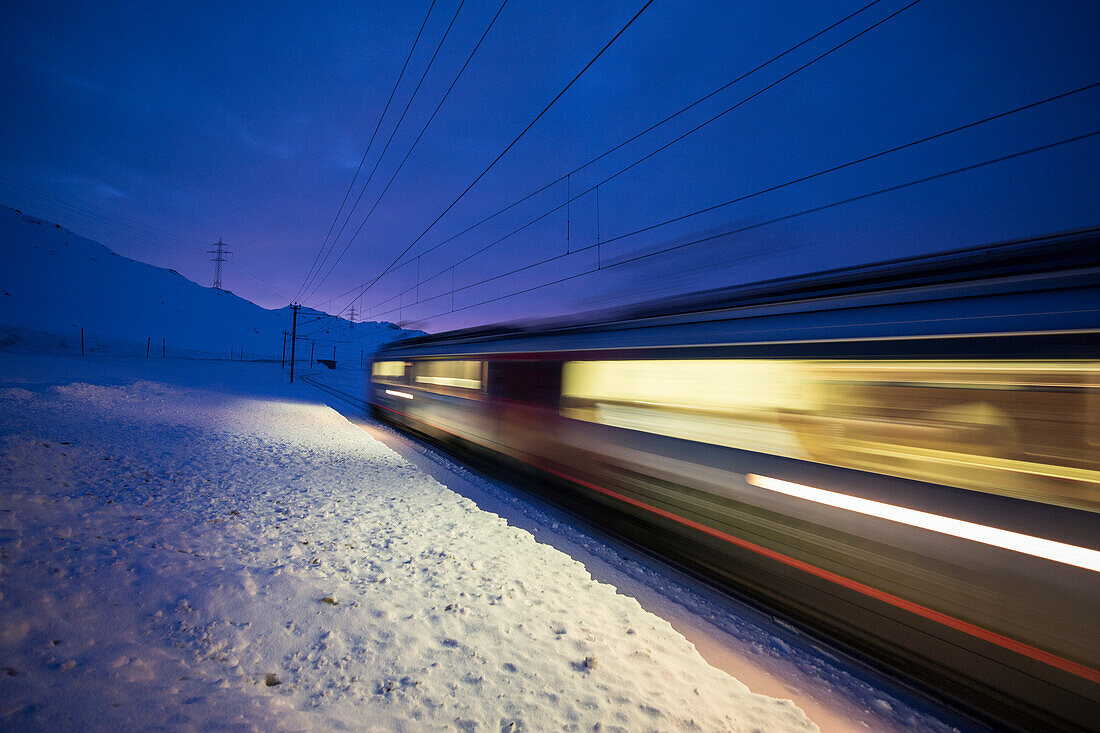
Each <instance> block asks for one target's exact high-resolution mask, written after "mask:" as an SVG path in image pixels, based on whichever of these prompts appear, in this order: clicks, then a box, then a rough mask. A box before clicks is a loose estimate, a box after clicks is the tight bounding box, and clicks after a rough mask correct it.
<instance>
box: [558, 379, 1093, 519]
mask: <svg viewBox="0 0 1100 733" xmlns="http://www.w3.org/2000/svg"><path fill="white" fill-rule="evenodd" d="M1098 394H1100V363H1097V362H1086V361H1045V360H1032V361H999V360H979V361H917V360H897V361H888V360H867V361H847V360H845V361H840V360H837V361H830V360H793V359H792V360H780V359H715V360H653V361H646V360H637V361H580V362H568V363H566V364H565V367H564V371H563V374H562V402H561V413H562V415H564V416H565V417H570V418H574V419H577V420H585V421H588V422H594V423H600V424H604V425H611V426H615V427H620V428H627V429H630V430H639V431H643V432H647V433H655V434H658V435H667V436H671V437H676V438H683V439H686V440H693V441H698V442H703V443H710V444H713V445H723V446H729V447H732V448H740V449H743V450H749V451H756V452H760V453H769V454H773V455H781V456H786V457H790V458H800V459H804V460H810V461H815V462H818V463H825V464H829V465H834V466H842V467H845V468H854V469H859V470H863V471H873V472H876V473H882V474H888V475H892V476H900V477H903V478H911V479H917V480H921V481H930V482H933V483H940V484H947V485H950V486H958V487H962V488H966V489H972V490H978V491H984V492H988V493H999V494H1005V495H1009V496H1016V497H1020V498H1026V499H1030V500H1036V501H1044V502H1048V503H1052V504H1061V505H1064V506H1074V507H1080V508H1085V509H1089V510H1092V511H1100V411H1098V410H1097V409H1096V408H1097V405H1098V402H1097V400H1098Z"/></svg>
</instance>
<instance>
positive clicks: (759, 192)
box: [373, 82, 1100, 307]
mask: <svg viewBox="0 0 1100 733" xmlns="http://www.w3.org/2000/svg"><path fill="white" fill-rule="evenodd" d="M1097 87H1100V82H1093V83H1092V84H1086V85H1085V86H1083V87H1078V88H1077V89H1072V90H1070V91H1066V92H1061V93H1059V94H1055V95H1053V96H1050V97H1046V98H1045V99H1040V100H1037V101H1034V102H1030V103H1028V104H1025V105H1022V106H1019V107H1015V108H1013V109H1010V110H1006V111H1003V112H998V113H996V114H993V115H989V116H987V117H983V118H982V119H979V120H974V121H972V122H968V123H966V124H963V125H959V126H957V127H953V128H950V129H948V130H941V131H940V132H937V133H934V134H931V135H926V136H924V137H921V138H918V139H916V140H911V141H909V142H907V143H902V144H900V145H895V146H893V147H890V148H887V149H885V150H880V151H878V152H875V153H871V154H869V155H865V156H862V157H860V158H856V159H855V160H850V161H847V162H845V163H840V164H838V165H834V166H830V167H828V168H825V169H823V170H819V171H816V172H814V173H808V174H806V175H803V176H799V177H797V178H793V179H790V180H787V181H784V182H782V183H777V184H775V185H772V186H767V187H765V188H762V189H758V190H756V191H753V192H751V193H747V194H742V195H740V196H736V197H734V198H731V199H727V200H726V201H722V202H719V203H717V204H712V205H710V206H706V207H704V208H701V209H696V210H694V211H691V212H688V213H686V214H680V215H678V216H674V217H672V218H669V219H664V220H662V221H659V222H657V223H654V224H649V225H647V226H644V227H641V228H639V229H634V230H632V231H630V232H628V233H626V234H620V235H617V236H614V237H606V238H603V239H601V244H605V245H606V244H609V243H612V242H616V241H618V240H620V239H625V238H627V237H633V236H636V235H638V234H641V233H643V232H647V231H651V230H653V229H659V228H660V227H663V226H667V225H669V224H673V223H676V222H679V221H683V220H685V219H690V218H691V217H694V216H699V215H701V214H705V213H708V212H711V211H715V210H717V209H720V208H723V207H725V206H730V205H732V204H735V203H740V202H742V201H746V200H748V199H751V198H755V197H757V196H762V195H764V194H767V193H772V192H773V191H778V190H780V189H783V188H787V187H789V186H793V185H795V184H798V183H804V182H806V181H809V180H812V179H814V178H819V177H821V176H824V175H827V174H829V173H835V172H837V171H840V170H843V169H845V168H850V167H852V166H855V165H859V164H860V163H866V162H868V161H871V160H874V159H876V158H881V157H884V156H886V155H890V154H891V153H897V152H900V151H902V150H905V149H907V148H912V147H916V146H917V145H922V144H924V143H928V142H931V141H933V140H937V139H939V138H943V137H946V136H948V135H953V134H955V133H958V132H962V131H964V130H969V129H972V128H974V127H978V126H980V125H984V124H987V123H990V122H993V121H995V120H1000V119H1003V118H1005V117H1009V116H1011V115H1014V114H1018V113H1020V112H1025V111H1027V110H1030V109H1035V108H1036V107H1040V106H1042V105H1045V104H1049V103H1051V102H1055V101H1058V100H1061V99H1065V98H1067V97H1071V96H1074V95H1076V94H1081V93H1083V92H1086V91H1089V90H1091V89H1095V88H1097ZM604 182H606V181H604ZM604 182H601V183H599V184H596V185H595V186H592V187H590V188H588V189H587V190H586V191H584V192H582V193H580V194H578V195H577V196H576V197H573V198H572V199H570V200H568V201H564V202H562V203H560V204H557V205H556V206H554V207H553V208H551V209H549V210H548V211H546V212H543V213H542V214H540V215H538V216H537V217H535V218H534V219H531V220H529V221H527V222H526V223H524V224H522V225H521V226H519V227H518V228H516V229H513V230H512V231H510V232H508V233H507V234H505V235H504V236H502V237H500V238H498V239H496V240H494V241H492V242H490V243H488V244H486V245H484V246H482V247H481V248H480V249H478V250H476V251H474V252H472V253H470V254H468V255H467V256H465V257H463V258H462V259H459V260H457V261H455V262H452V263H451V264H449V265H448V266H447V267H445V268H443V269H441V270H439V271H437V272H435V273H433V274H432V275H429V276H428V277H427V278H425V279H423V280H420V284H421V285H423V284H425V283H429V282H431V281H432V280H434V279H435V278H437V277H440V276H441V275H444V274H446V273H447V272H449V271H450V270H451V269H453V268H455V267H458V266H459V265H462V264H465V263H466V262H468V261H470V260H471V259H473V258H474V257H477V256H479V255H481V254H484V253H485V252H486V251H488V250H489V249H491V248H493V247H495V246H496V245H498V244H500V243H501V242H504V241H506V240H507V239H509V238H510V237H513V236H515V235H516V234H518V233H519V232H521V231H523V230H524V229H526V228H528V227H530V226H532V225H533V224H536V223H538V222H539V221H542V220H543V219H545V218H546V217H548V216H550V215H552V214H554V213H555V212H558V211H560V210H561V209H563V208H564V207H565V206H566V205H568V204H569V203H570V202H571V201H576V200H577V198H580V197H581V196H584V195H586V194H588V193H590V192H592V191H593V190H594V189H596V188H597V187H598V186H599V185H602V183H604ZM567 254H569V253H567ZM373 307H377V305H376V306H373Z"/></svg>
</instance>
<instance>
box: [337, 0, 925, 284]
mask: <svg viewBox="0 0 1100 733" xmlns="http://www.w3.org/2000/svg"><path fill="white" fill-rule="evenodd" d="M919 2H920V0H911V2H909V3H908V4H906V5H904V6H902V7H901V8H899V9H898V10H895V11H894V12H892V13H890V14H889V15H887V16H886V17H884V18H882V19H880V20H878V21H877V22H875V23H873V24H871V25H870V26H868V27H866V28H864V29H863V30H861V31H859V32H858V33H855V34H854V35H852V36H849V37H848V38H847V39H846V40H844V41H842V42H841V43H839V44H836V45H834V46H832V47H831V48H829V49H828V50H827V51H825V52H823V53H821V54H819V55H818V56H816V57H814V58H813V59H811V60H809V61H807V62H806V63H804V64H802V65H800V66H798V67H797V68H795V69H794V70H793V71H790V72H788V73H787V74H784V75H783V76H781V77H780V78H779V79H776V80H775V81H773V82H772V83H770V84H768V85H766V86H765V87H763V88H761V89H759V90H757V91H756V92H754V93H753V94H750V95H749V96H747V97H744V98H742V99H740V100H738V101H737V102H736V103H734V104H733V105H731V106H729V107H727V108H726V109H725V110H723V111H722V112H720V113H718V114H717V115H714V116H712V117H710V118H709V119H707V120H706V121H704V122H702V123H700V124H698V125H696V126H695V127H693V128H691V129H690V130H688V131H687V132H685V133H683V134H681V135H679V136H678V137H676V138H675V139H673V140H671V141H669V142H667V143H665V144H664V145H662V146H660V147H658V148H657V149H656V150H654V151H652V152H650V153H648V154H646V155H644V156H643V157H641V158H639V159H638V160H635V161H634V162H633V163H631V164H629V165H627V166H625V167H623V168H621V169H619V170H618V171H616V172H615V173H614V174H612V175H611V176H608V177H607V178H605V179H604V180H602V181H600V182H599V183H597V184H595V185H593V186H590V187H589V188H587V189H585V190H584V191H582V192H581V193H579V194H577V195H576V196H573V197H572V198H571V199H570V201H575V200H577V199H578V198H581V197H583V196H585V195H587V194H588V193H591V192H592V191H593V190H595V189H596V188H597V187H598V186H601V185H603V184H604V183H607V182H608V181H611V180H613V179H615V178H617V177H619V176H621V175H622V174H623V173H625V172H627V171H629V170H630V169H632V168H634V167H636V166H638V165H640V164H641V163H643V162H645V161H646V160H649V159H650V158H652V157H654V156H655V155H657V154H659V153H661V152H663V151H664V150H667V149H668V148H669V147H671V146H672V145H675V144H676V143H678V142H680V141H681V140H683V139H685V138H687V137H688V136H690V135H692V134H694V133H696V132H698V131H699V130H701V129H703V128H704V127H706V126H707V125H709V124H711V123H713V122H715V121H717V120H718V119H721V118H722V117H724V116H725V115H727V114H729V113H730V112H732V111H733V110H735V109H737V108H738V107H740V106H742V105H743V104H745V103H747V102H749V101H750V100H752V99H755V98H756V97H759V96H760V95H761V94H764V93H765V92H767V91H769V90H770V89H772V88H774V87H776V86H778V85H779V84H781V83H782V82H784V81H786V80H787V79H789V78H791V77H792V76H794V75H796V74H798V73H799V72H801V71H803V70H804V69H806V68H808V67H810V66H812V65H813V64H815V63H817V62H818V61H820V60H822V59H824V58H825V57H827V56H829V55H830V54H832V53H834V52H836V51H838V50H839V49H841V48H843V47H845V46H847V45H848V44H850V43H852V42H853V41H855V40H856V39H858V38H860V37H862V36H864V35H866V34H867V33H869V32H871V31H872V30H874V29H875V28H878V27H879V26H881V25H883V24H884V23H886V22H888V21H889V20H891V19H893V18H894V17H896V16H898V15H900V14H901V13H903V12H905V11H906V10H908V9H909V8H911V7H913V6H914V5H916V4H917V3H919ZM874 4H875V3H870V4H869V5H866V6H864V7H863V8H860V9H859V10H857V11H856V12H855V13H851V14H849V15H848V16H845V17H844V18H842V19H841V20H839V21H837V22H836V23H833V24H832V25H830V26H828V27H826V28H824V29H822V30H821V31H819V32H818V33H816V34H814V35H813V36H811V37H810V38H808V39H806V40H805V41H802V42H800V43H798V44H796V45H795V46H792V47H791V48H790V49H788V50H787V51H784V52H783V53H780V54H778V55H776V56H775V57H773V58H771V59H769V60H768V61H767V62H764V63H763V64H760V65H759V66H757V67H755V68H754V69H753V70H752V71H749V72H746V73H745V74H743V75H742V76H741V77H739V78H744V77H745V76H748V75H749V74H751V73H753V71H756V70H759V69H762V68H764V67H765V66H767V65H768V64H770V63H772V62H773V61H775V60H776V59H779V58H782V57H783V56H785V55H786V54H788V53H790V52H791V51H793V50H795V49H797V48H799V47H801V46H803V45H805V44H806V43H807V42H809V41H810V40H812V39H813V38H817V37H818V36H820V35H821V34H823V33H825V32H826V31H828V30H830V29H831V28H835V27H836V26H837V25H840V24H841V23H843V22H844V21H846V20H848V19H850V18H852V17H854V16H855V15H858V14H859V13H861V12H863V11H864V10H866V9H867V8H870V7H871V6H873V5H874ZM731 83H732V82H731ZM728 86H729V84H727V85H725V87H728ZM719 91H720V90H719ZM711 96H713V95H711ZM690 106H693V105H689V107H690ZM685 109H687V108H685ZM674 116H675V115H673V117H674ZM670 119H671V117H670ZM659 124H661V123H658V125H659ZM658 125H655V126H654V127H656V126H658ZM642 134H645V133H644V132H643V133H639V136H640V135H642ZM636 137H637V136H636ZM627 142H629V141H627ZM625 144H626V142H624V143H622V145H625ZM622 145H619V146H617V148H618V147H622ZM617 148H616V149H617ZM609 152H610V151H609ZM601 157H602V156H601ZM578 170H579V169H578ZM567 175H571V174H567ZM563 178H564V176H563ZM561 180H562V179H561V178H559V179H557V181H554V182H552V183H551V184H548V185H547V186H546V187H544V188H543V189H542V190H545V188H548V187H549V186H550V185H553V183H557V182H559V181H561ZM531 195H532V196H533V195H535V194H531ZM517 203H518V202H517ZM566 203H568V202H566ZM509 208H510V207H509ZM556 208H561V207H556ZM444 213H446V212H444ZM440 218H442V216H441V217H440ZM490 218H491V217H490ZM438 220H439V219H436V221H438ZM433 226H434V223H433ZM429 229H430V227H429ZM425 233H427V232H425ZM420 236H421V237H423V236H424V234H421V235H420ZM417 240H419V237H418V238H417ZM415 244H416V242H415V241H414V242H413V245H415ZM413 245H410V246H409V247H407V248H406V249H405V252H403V253H402V254H401V255H400V256H399V258H398V261H399V260H400V257H403V256H404V254H405V253H406V252H408V250H409V249H411V248H412V246H413ZM467 259H468V258H467ZM398 261H395V262H394V263H392V264H391V265H390V266H389V267H388V268H387V269H386V270H384V271H383V272H382V273H381V274H380V275H379V276H378V277H376V278H374V280H372V281H371V282H370V283H369V284H367V285H366V286H365V287H362V288H359V287H356V288H352V289H350V290H348V291H346V292H345V293H343V294H342V295H348V294H350V293H352V292H354V291H356V290H358V291H359V293H358V295H357V296H356V297H355V298H354V299H353V300H358V299H359V298H361V297H362V295H363V294H364V293H366V292H367V291H368V290H370V288H372V287H373V286H374V285H375V284H376V283H377V282H378V281H379V280H380V279H381V277H382V275H385V274H386V273H388V272H390V271H392V270H393V269H394V267H396V266H397V265H398ZM455 264H457V263H455ZM452 266H453V265H452ZM337 297H342V296H337ZM334 299H335V298H334Z"/></svg>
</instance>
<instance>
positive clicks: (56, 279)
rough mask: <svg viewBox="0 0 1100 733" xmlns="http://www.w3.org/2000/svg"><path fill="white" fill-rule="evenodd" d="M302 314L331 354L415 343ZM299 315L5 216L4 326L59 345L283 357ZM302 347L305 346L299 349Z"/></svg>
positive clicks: (380, 326) (302, 328) (372, 327)
mask: <svg viewBox="0 0 1100 733" xmlns="http://www.w3.org/2000/svg"><path fill="white" fill-rule="evenodd" d="M322 316H324V314H322V313H320V312H319V311H314V310H312V309H305V308H303V309H302V310H301V311H300V312H299V335H304V336H308V337H311V338H314V339H316V340H317V342H318V343H319V344H322V343H323V344H324V346H323V349H324V351H323V353H324V355H325V356H328V355H329V352H330V351H331V349H332V345H333V344H335V345H336V349H337V355H338V356H339V353H340V352H341V351H345V353H347V352H348V351H353V352H354V353H355V356H356V358H358V354H359V351H360V350H365V351H366V352H367V353H369V352H370V351H371V350H373V349H374V348H376V346H377V345H380V344H382V343H386V342H388V341H392V340H393V339H395V338H400V337H402V336H404V335H412V333H411V332H406V331H403V330H402V329H399V328H397V327H396V326H394V325H393V324H390V323H369V322H368V323H356V324H354V326H353V325H352V324H351V323H350V322H348V321H346V320H343V319H338V318H322ZM290 326H291V314H290V307H289V306H287V307H285V308H280V309H278V310H268V309H265V308H261V307H260V306H258V305H256V304H255V303H252V302H251V301H248V300H245V299H243V298H240V297H238V296H236V295H234V294H233V293H231V292H228V291H225V290H215V289H214V288H206V287H202V286H201V285H198V284H196V283H194V282H192V281H190V280H188V279H187V278H185V277H183V276H182V275H180V274H179V273H177V272H175V271H174V270H167V269H164V268H161V267H155V266H153V265H149V264H146V263H144V262H137V261H135V260H131V259H128V258H126V257H121V256H119V255H117V254H115V253H114V252H112V251H111V250H110V249H108V248H107V247H104V246H103V245H102V244H99V243H98V242H94V241H92V240H90V239H85V238H84V237H80V236H78V235H76V234H73V233H72V232H70V231H69V230H67V229H64V228H63V227H61V226H60V225H58V224H53V223H52V222H47V221H44V220H40V219H37V218H35V217H32V216H28V215H25V214H23V213H22V212H20V211H18V210H16V209H10V208H7V207H4V208H0V327H5V328H4V330H5V331H6V332H11V331H37V332H42V333H47V334H52V335H56V336H58V337H60V338H63V339H67V340H69V342H72V339H79V337H80V329H81V328H83V329H84V332H85V337H86V339H88V340H89V341H93V342H96V343H101V342H102V343H106V342H110V343H122V342H125V343H129V344H131V345H133V344H139V345H141V346H144V345H145V343H146V342H147V340H151V342H152V343H153V344H155V345H156V346H155V348H156V350H157V351H158V352H159V350H160V348H161V344H162V339H163V343H164V344H165V345H166V347H167V349H169V350H170V351H172V352H173V353H183V352H188V353H194V352H199V353H204V354H210V355H218V356H221V355H225V356H227V357H228V356H229V355H230V353H231V351H232V352H233V353H235V354H239V353H240V352H241V351H242V350H243V351H244V352H245V353H246V354H255V355H258V356H264V357H267V358H278V357H279V356H280V353H281V350H282V345H283V330H284V329H287V330H289V329H290ZM300 347H301V345H300Z"/></svg>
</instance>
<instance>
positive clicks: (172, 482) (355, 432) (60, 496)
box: [0, 354, 816, 731]
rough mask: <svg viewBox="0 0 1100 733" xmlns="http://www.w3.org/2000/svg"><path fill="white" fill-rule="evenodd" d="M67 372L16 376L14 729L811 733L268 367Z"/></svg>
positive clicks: (8, 597) (3, 630) (106, 365)
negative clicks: (307, 397) (308, 398)
mask: <svg viewBox="0 0 1100 733" xmlns="http://www.w3.org/2000/svg"><path fill="white" fill-rule="evenodd" d="M73 362H79V360H78V359H72V358H52V357H32V356H27V355H11V354H8V355H4V356H2V357H0V400H2V403H0V405H2V407H0V409H2V411H3V412H2V414H3V418H0V427H2V433H3V437H2V443H0V446H2V447H0V476H3V488H2V490H0V563H2V564H0V581H2V588H3V597H2V598H0V659H2V662H0V664H2V666H3V668H4V674H3V675H2V676H0V685H3V688H2V694H0V699H2V700H3V702H2V703H0V725H2V726H3V727H6V728H18V729H40V730H46V729H50V730H54V729H86V728H96V729H101V730H107V729H112V730H113V729H130V730H134V729H150V730H156V729H173V730H175V729H181V728H183V729H208V728H216V729H237V728H239V729H241V730H253V729H263V730H269V729H270V730H313V729H325V730H328V729H355V730H440V729H445V730H494V731H496V730H622V731H642V730H735V731H737V730H744V731H753V730H769V731H805V730H816V726H814V724H813V723H812V722H810V721H809V720H808V719H807V718H806V716H805V715H804V714H803V713H802V711H801V710H800V709H799V708H798V707H796V706H795V705H794V704H793V703H792V702H791V701H789V700H779V699H774V698H771V697H766V696H763V695H756V694H753V693H751V692H750V691H749V690H748V688H746V687H745V686H744V685H743V684H741V683H740V682H738V681H737V680H736V679H734V678H733V677H731V676H729V675H728V674H726V673H725V672H722V671H720V670H717V669H715V668H713V667H712V666H710V665H709V664H707V663H706V662H705V661H704V660H703V659H702V657H701V656H700V655H699V653H698V652H697V651H696V649H695V648H694V647H693V646H692V645H691V644H690V643H689V642H687V641H686V640H685V639H684V638H683V636H681V635H680V634H679V633H678V632H676V631H675V630H674V629H673V628H672V627H671V626H670V625H669V623H668V622H667V621H664V620H663V619H661V618H659V617H657V616H655V615H653V614H651V613H648V612H647V611H645V610H643V609H642V607H641V606H640V605H639V604H638V602H637V601H636V600H634V599H633V598H631V597H629V596H626V595H622V594H619V593H618V592H616V589H615V588H614V587H612V586H610V585H607V584H604V583H600V582H597V581H595V580H593V579H592V577H591V576H590V574H589V573H588V572H587V570H586V569H585V567H584V566H583V565H581V564H580V563H579V562H577V561H575V560H573V559H572V558H571V557H569V556H568V555H567V554H565V553H563V552H560V551H559V550H556V549H554V548H553V547H550V546H549V545H547V544H542V543H540V542H538V541H536V539H535V538H534V536H533V535H532V534H531V533H530V532H528V531H526V530H523V529H520V528H517V527H515V526H512V525H510V524H509V523H508V522H506V521H505V520H504V519H502V518H501V517H500V516H498V515H496V514H493V513H490V512H486V511H483V510H481V509H479V508H478V507H477V505H475V504H474V502H472V501H470V500H469V499H467V498H464V497H462V496H460V495H459V494H456V493H455V492H453V491H451V490H449V489H448V488H447V487H445V486H443V485H442V484H440V483H439V482H438V481H436V480H435V479H433V478H432V477H430V476H428V475H427V474H425V473H424V472H422V471H420V470H419V469H418V468H416V467H415V466H414V465H412V464H411V463H409V462H408V461H406V460H405V459H403V458H402V457H401V456H399V455H398V454H397V453H395V452H394V451H392V450H391V449H389V448H387V447H386V446H384V445H383V444H382V443H380V442H378V441H377V440H375V439H373V438H371V437H370V436H369V435H368V434H367V433H366V432H365V431H363V430H362V429H360V428H358V427H357V426H356V425H354V424H353V423H352V422H350V421H349V420H347V419H346V418H345V417H343V416H342V415H340V414H339V413H337V412H336V411H335V410H333V409H331V408H329V407H327V406H324V405H319V404H312V403H309V402H305V401H303V400H301V399H300V398H298V395H299V393H298V392H296V390H300V389H304V388H303V387H300V386H298V385H295V386H289V385H284V384H282V383H281V382H280V381H279V373H278V369H277V367H271V366H263V365H241V364H233V363H228V364H220V365H218V364H215V365H209V366H207V365H203V366H202V367H201V369H196V367H195V366H194V363H193V362H192V363H190V364H187V363H180V362H175V363H174V362H171V361H168V362H157V361H153V362H145V361H144V360H129V361H127V360H117V361H116V362H105V361H100V362H98V363H96V364H95V368H94V369H91V370H87V371H89V372H90V373H91V378H88V379H72V372H73V371H74V370H76V371H79V370H80V364H79V363H77V364H74V363H73ZM135 365H136V366H135ZM230 369H232V370H236V371H235V373H233V374H230V373H229V372H228V371H227V370H230ZM219 370H221V371H220V372H219ZM242 370H244V371H243V372H242ZM135 371H139V372H144V373H142V374H137V375H135V374H134V372H135ZM249 377H251V380H250V379H249ZM235 381H236V382H238V384H236V385H235V384H234V382H235Z"/></svg>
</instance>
